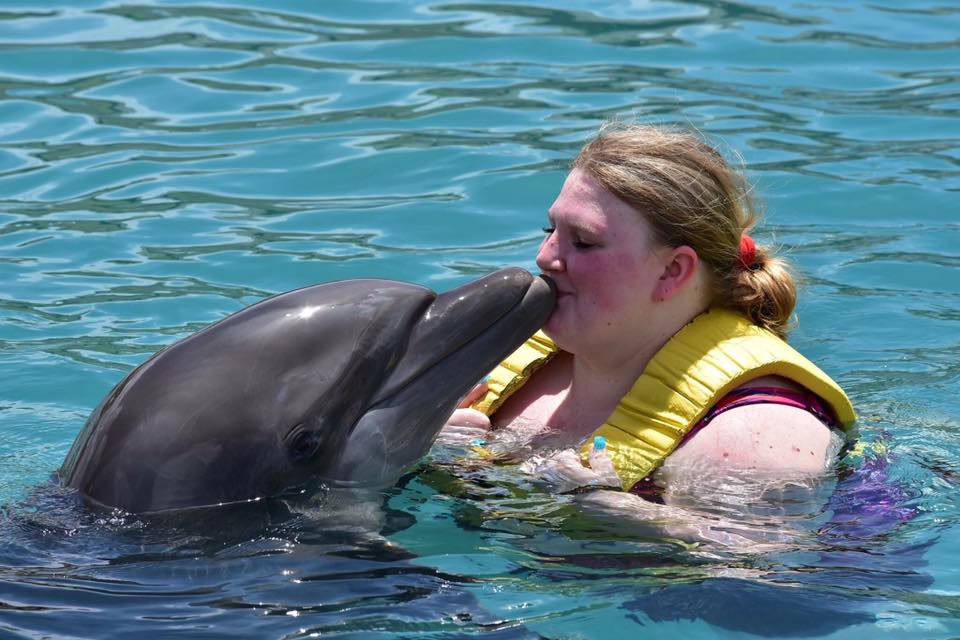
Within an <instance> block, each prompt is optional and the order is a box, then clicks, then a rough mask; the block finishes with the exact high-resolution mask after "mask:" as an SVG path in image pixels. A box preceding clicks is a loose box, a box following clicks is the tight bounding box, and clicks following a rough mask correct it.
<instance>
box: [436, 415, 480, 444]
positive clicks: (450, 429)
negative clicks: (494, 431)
mask: <svg viewBox="0 0 960 640" xmlns="http://www.w3.org/2000/svg"><path fill="white" fill-rule="evenodd" d="M489 430H490V418H488V417H487V416H486V415H485V414H483V413H481V412H480V411H477V410H476V409H457V410H456V411H454V412H453V414H452V415H451V416H450V418H449V419H448V420H447V424H445V425H444V427H443V429H441V430H440V433H439V434H438V435H437V440H438V441H440V442H444V443H447V444H469V443H470V442H471V441H472V440H476V439H478V438H479V439H484V438H485V437H486V435H487V431H489Z"/></svg>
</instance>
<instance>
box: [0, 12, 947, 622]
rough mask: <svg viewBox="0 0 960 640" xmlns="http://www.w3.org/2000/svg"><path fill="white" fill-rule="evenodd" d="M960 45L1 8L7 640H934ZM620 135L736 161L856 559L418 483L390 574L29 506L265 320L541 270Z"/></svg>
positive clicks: (443, 473)
mask: <svg viewBox="0 0 960 640" xmlns="http://www.w3.org/2000/svg"><path fill="white" fill-rule="evenodd" d="M958 34H960V9H958V8H957V6H956V5H955V4H952V3H949V2H941V1H938V0H930V1H922V2H919V1H918V2H912V1H911V2H902V1H898V2H893V1H888V0H876V1H875V2H871V3H859V2H842V1H832V2H802V3H801V2H797V3H777V2H768V3H762V2H723V1H720V0H716V1H709V0H708V1H688V2H658V1H656V0H651V1H647V0H634V1H632V2H624V1H621V0H618V1H610V2H582V1H581V2H541V3H539V4H529V3H524V2H513V3H507V2H504V3H490V2H473V3H446V4H443V3H435V4H429V3H418V2H413V1H411V2H397V1H389V2H388V1H385V2H354V1H349V2H336V3H334V2H324V3H321V2H315V3H307V2H295V1H292V0H286V1H274V2H266V1H265V0H250V1H246V2H244V1H241V0H222V1H220V2H217V3H215V4H214V3H209V4H199V3H191V2H144V3H126V4H125V3H122V2H107V1H100V0H76V1H74V2H70V1H62V2H58V3H50V2H46V1H39V0H38V1H34V2H23V1H17V0H13V1H10V2H5V3H3V5H2V6H0V92H2V95H0V380H2V381H3V384H2V385H0V505H6V506H5V507H4V508H3V511H2V514H3V515H2V517H0V536H2V537H0V637H14V638H21V637H22V638H39V637H71V638H72V637H85V638H86V637H91V638H93V637H96V638H99V637H110V638H120V637H133V636H139V635H141V634H144V633H149V634H151V637H153V636H156V637H164V638H167V637H182V638H202V637H222V636H228V637H242V638H246V637H250V638H281V637H283V638H296V637H310V636H312V635H316V636H320V637H344V638H345V637H350V638H368V637H369V638H414V637H416V638H420V637H425V638H437V637H474V636H478V637H490V638H514V637H518V638H526V637H531V638H532V637H538V635H539V636H541V637H549V638H610V637H616V635H615V634H632V636H633V637H647V636H649V637H679V635H680V634H684V637H691V638H716V637H756V636H794V637H796V636H800V637H834V638H877V637H890V638H950V637H957V636H958V635H960V573H958V570H957V569H956V567H958V566H960V522H958V521H960V503H958V498H957V495H958V491H957V485H958V483H960V439H958V436H960V419H958V416H960V402H958V400H957V393H956V389H957V388H958V383H960V364H958V363H960V341H958V340H960V338H958V336H960V277H958V276H960V223H958V213H960V209H958V204H957V203H958V192H960V120H958V115H960V66H958V65H957V62H956V61H957V60H960V40H958ZM614 117H621V118H628V119H638V120H641V121H650V122H660V123H679V124H687V125H693V126H696V127H698V128H700V129H702V130H703V131H705V132H706V133H708V134H710V135H712V136H714V138H715V139H717V140H719V141H720V142H721V143H722V144H723V145H725V146H726V148H728V149H729V150H730V151H731V153H733V152H736V153H739V154H741V156H742V158H743V162H744V163H745V165H746V168H747V171H748V173H749V176H750V178H751V180H752V181H753V182H754V183H755V185H756V190H757V193H758V195H759V196H760V197H761V198H762V200H763V201H764V203H765V206H766V211H767V214H766V222H765V225H764V227H763V228H762V230H761V231H760V232H758V233H757V234H756V236H757V238H758V239H759V240H760V241H765V242H771V241H772V242H775V243H777V244H779V245H780V246H781V247H782V249H783V251H784V252H785V253H786V254H788V255H789V256H790V257H792V258H793V259H794V260H795V262H796V263H797V265H798V266H799V268H800V270H801V272H802V273H803V275H804V277H805V286H804V289H803V291H802V294H801V295H802V298H801V303H800V307H799V316H800V325H799V328H798V329H797V331H796V332H795V334H794V337H793V342H794V344H795V345H797V346H798V347H799V348H800V349H801V350H802V351H804V352H805V353H807V354H808V355H809V356H811V357H813V359H814V360H816V361H817V362H818V363H819V364H820V365H821V366H822V367H823V368H824V369H825V370H827V371H828V372H829V373H831V374H832V375H833V376H834V377H835V378H837V379H838V380H839V381H840V382H841V383H842V384H843V385H844V386H845V387H846V388H847V389H848V391H849V392H850V394H851V396H852V399H853V400H854V403H855V404H856V406H857V408H858V410H859V413H860V414H861V416H862V424H861V430H862V437H863V440H864V441H865V442H868V443H872V444H874V445H878V444H882V445H884V446H885V447H886V448H887V453H885V454H883V455H882V456H880V457H879V458H878V459H875V460H873V461H872V463H871V462H870V461H867V462H864V461H860V460H858V459H850V460H847V461H846V462H845V466H844V467H843V469H842V474H841V475H845V474H850V477H851V478H854V479H855V478H856V477H857V476H858V474H860V475H861V476H862V475H868V473H872V471H873V469H874V467H872V466H869V465H870V464H876V465H877V466H878V469H879V470H878V473H881V475H882V482H881V485H882V486H883V487H886V489H885V490H884V491H881V493H882V494H883V495H881V496H879V497H878V496H877V495H876V492H871V491H870V490H862V491H861V490H860V488H859V485H857V484H856V483H855V482H853V481H851V480H849V479H848V480H847V481H846V483H845V481H844V480H843V479H841V482H840V483H839V484H838V491H837V494H836V496H835V500H834V502H833V503H831V506H830V508H829V509H828V510H826V511H824V512H823V513H822V514H820V516H821V520H822V521H820V523H821V524H823V523H824V522H828V521H829V522H834V523H835V522H836V515H835V514H836V513H844V512H846V513H853V514H859V515H858V519H856V520H854V521H852V524H851V522H850V521H848V522H847V524H846V526H834V527H833V528H832V529H831V528H830V527H826V528H822V529H821V530H824V529H825V530H827V531H828V533H825V534H821V535H818V536H815V540H813V541H812V542H811V541H810V540H809V539H807V540H806V542H805V543H804V544H803V545H796V546H793V547H789V548H786V549H783V548H781V549H779V550H776V551H771V552H768V553H741V554H738V553H719V554H713V555H710V554H703V553H699V552H698V551H697V550H690V549H688V548H687V547H685V546H683V545H680V544H677V543H675V542H671V541H669V540H651V539H643V538H638V537H637V536H635V535H632V534H631V532H630V531H629V530H625V528H621V529H612V530H611V529H609V528H603V527H599V526H595V525H594V524H591V523H590V521H589V520H587V521H584V522H581V520H580V516H579V514H578V512H577V510H576V508H575V506H574V505H572V504H570V503H568V502H565V501H564V499H562V498H556V497H553V496H550V495H548V494H544V493H542V492H538V491H537V490H535V489H534V488H531V487H529V486H528V485H526V484H525V483H524V481H522V479H519V478H518V477H516V472H515V471H513V470H511V469H509V468H504V469H499V470H497V471H496V472H495V473H494V477H493V479H492V481H491V478H489V477H484V478H480V479H477V478H474V477H472V476H470V475H469V474H462V475H459V476H458V474H457V473H455V470H454V471H452V470H451V467H450V465H449V464H444V463H443V460H442V459H441V460H440V461H439V462H434V463H426V464H424V465H422V466H421V467H419V468H418V469H416V470H415V471H414V472H413V473H411V474H410V475H408V476H406V477H405V478H404V479H403V481H402V482H401V484H400V485H399V486H398V487H397V488H396V489H394V490H393V491H391V492H390V494H389V496H388V497H389V510H390V515H389V517H388V523H389V524H388V526H387V528H386V529H385V530H384V533H385V534H386V537H387V538H388V539H389V540H390V541H391V542H393V543H395V546H392V547H391V546H388V545H385V544H383V541H382V540H365V539H364V540H361V539H358V538H357V537H354V536H333V535H330V534H329V532H326V531H324V529H323V527H321V526H318V525H317V524H316V523H315V522H314V521H312V520H311V519H310V518H296V517H295V518H292V519H288V520H284V521H281V522H279V524H278V523H276V522H273V523H267V524H259V523H256V522H252V523H251V522H247V523H245V524H243V525H242V526H236V525H234V526H230V527H227V526H225V525H224V524H223V523H219V524H218V528H210V527H199V526H198V527H196V528H192V527H190V526H187V525H185V524H184V523H175V524H169V523H163V524H157V523H145V522H141V521H139V520H137V519H136V518H131V517H129V516H124V515H123V514H102V513H93V512H88V511H84V510H82V509H76V508H71V507H69V506H68V505H71V504H73V503H71V502H70V500H69V496H63V495H61V494H60V493H59V492H58V491H56V490H55V488H53V487H52V486H51V485H50V484H49V482H48V479H49V477H50V475H51V474H52V473H53V472H54V471H55V470H56V469H57V468H58V466H59V465H60V463H61V461H62V460H63V457H64V455H65V453H66V451H67V450H68V448H69V446H70V444H71V442H72V441H73V438H74V436H75V435H76V434H77V432H78V431H79V429H80V428H81V426H82V425H83V422H84V420H85V419H86V416H87V414H88V413H89V412H90V410H91V409H92V408H93V407H94V406H95V405H96V404H97V403H98V402H99V400H100V398H101V397H102V396H103V395H104V394H105V393H106V392H107V391H108V390H109V389H110V388H111V387H112V385H113V384H115V383H116V382H117V381H118V380H119V379H120V378H121V377H122V376H123V375H124V373H125V372H127V371H129V370H130V369H131V368H132V367H133V366H134V365H135V364H137V363H139V362H141V361H142V360H144V359H145V358H146V357H147V356H149V355H150V354H151V353H153V352H154V351H156V350H157V349H159V348H161V347H162V346H164V345H166V344H168V343H169V342H171V341H172V340H174V339H176V338H178V337H181V336H184V335H186V334H189V333H191V332H193V331H195V330H196V329H198V328H199V327H201V326H203V325H204V324H206V323H209V322H211V321H214V320H217V319H219V318H221V317H223V316H224V315H226V314H228V313H230V312H232V311H235V310H237V309H239V308H241V307H242V306H244V305H246V304H249V303H251V302H253V301H255V300H257V299H259V298H261V297H263V296H266V295H269V294H272V293H276V292H280V291H284V290H288V289H293V288H296V287H299V286H303V285H306V284H311V283H315V282H320V281H324V280H331V279H338V278H352V277H361V276H385V277H391V278H397V279H402V280H409V281H415V282H420V283H423V284H426V285H428V286H430V287H433V288H436V289H447V288H450V287H453V286H455V285H458V284H460V283H462V282H465V281H466V280H469V279H471V278H473V277H476V276H478V275H480V274H483V273H486V272H488V271H491V270H493V269H495V268H498V267H501V266H505V265H520V266H525V267H527V268H531V269H532V268H534V265H533V255H534V252H535V249H536V247H537V245H538V242H539V240H540V235H541V234H540V231H539V229H540V227H541V226H542V223H543V220H544V212H545V210H546V208H547V207H548V206H549V203H550V202H551V201H552V198H553V197H554V195H555V194H556V192H557V191H558V190H559V187H560V184H561V182H562V179H563V176H564V167H565V165H566V163H567V161H568V160H569V159H570V157H571V156H572V155H573V154H574V153H575V151H576V149H577V148H578V146H579V144H580V142H581V141H582V140H583V139H584V138H585V137H586V136H588V135H589V134H590V133H591V132H593V131H594V130H595V129H596V128H597V126H598V125H599V124H600V123H601V122H602V121H603V120H605V119H608V118H614ZM441 457H442V456H441ZM884 464H885V465H886V467H885V468H883V465H884ZM497 474H499V475H497ZM884 501H885V502H886V503H895V504H894V507H892V508H888V509H886V510H880V512H879V513H877V510H876V509H873V507H872V505H875V504H876V503H877V502H884ZM888 506H889V505H888ZM831 514H834V515H831ZM895 514H901V515H900V516H896V515H895ZM831 518H833V520H831ZM815 520H816V518H815Z"/></svg>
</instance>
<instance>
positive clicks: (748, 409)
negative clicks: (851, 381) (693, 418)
mask: <svg viewBox="0 0 960 640" xmlns="http://www.w3.org/2000/svg"><path fill="white" fill-rule="evenodd" d="M756 394H760V396H761V397H758V398H755V399H756V400H758V401H755V402H745V403H743V404H739V405H735V406H731V407H730V408H727V409H725V410H724V411H721V412H719V413H717V414H716V415H715V416H714V417H712V418H711V419H710V421H709V423H708V424H707V425H706V426H704V427H703V428H702V429H700V430H699V431H697V432H696V433H694V434H692V435H691V436H690V437H689V438H687V439H686V440H685V441H684V443H683V444H682V445H681V446H680V447H678V448H677V450H676V451H674V452H673V453H672V454H671V455H670V459H671V463H672V464H681V463H683V462H684V461H686V460H693V459H696V460H697V461H703V460H708V461H713V462H716V463H717V464H721V465H726V466H730V467H736V468H749V469H757V470H766V471H781V470H782V471H796V472H803V473H817V472H821V471H823V470H824V469H825V468H826V467H827V465H828V464H829V463H830V461H831V458H832V455H833V451H834V450H835V449H836V447H835V442H834V441H835V436H834V434H833V432H832V430H831V429H830V427H829V426H828V425H827V424H826V423H825V422H824V421H823V420H822V419H821V418H819V417H818V416H817V415H816V414H815V413H813V412H811V410H810V409H809V408H806V404H805V403H804V402H802V401H801V399H803V398H805V397H806V396H808V395H809V392H808V391H807V390H806V389H804V388H803V387H802V386H800V385H798V384H797V383H795V382H793V381H791V380H788V379H786V378H782V377H779V376H764V377H761V378H756V379H754V380H751V381H750V382H747V383H745V384H743V385H741V386H740V387H738V388H737V389H735V390H734V391H733V392H732V393H731V394H730V397H737V396H739V397H747V398H749V396H751V395H756ZM778 395H779V396H780V398H779V399H778V398H777V396H778ZM763 396H766V398H767V401H764V398H763ZM783 399H790V401H783Z"/></svg>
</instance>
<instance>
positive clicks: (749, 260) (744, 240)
mask: <svg viewBox="0 0 960 640" xmlns="http://www.w3.org/2000/svg"><path fill="white" fill-rule="evenodd" d="M756 261H757V243H755V242H754V241H753V238H751V237H750V236H749V235H747V234H746V233H744V234H743V235H742V236H740V266H742V267H743V268H744V269H750V268H751V267H753V263H754V262H756Z"/></svg>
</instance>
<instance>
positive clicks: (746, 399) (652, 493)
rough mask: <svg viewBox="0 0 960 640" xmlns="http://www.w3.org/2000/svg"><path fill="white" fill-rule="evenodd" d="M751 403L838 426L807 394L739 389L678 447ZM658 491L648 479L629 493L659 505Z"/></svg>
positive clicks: (819, 401)
mask: <svg viewBox="0 0 960 640" xmlns="http://www.w3.org/2000/svg"><path fill="white" fill-rule="evenodd" d="M751 404H782V405H786V406H788V407H796V408H797V409H803V410H804V411H809V412H810V413H811V414H813V415H814V416H816V418H817V419H818V420H820V421H821V422H822V423H824V424H825V425H827V426H828V427H830V428H834V429H835V428H839V426H840V423H839V421H838V420H837V419H836V417H835V416H834V415H833V411H831V410H830V407H829V406H828V405H827V404H826V403H825V402H824V401H823V400H822V399H820V396H818V395H816V394H814V393H811V392H809V391H796V390H794V389H787V388H785V387H740V388H739V389H734V390H733V391H731V392H730V393H728V394H727V395H725V396H723V397H722V398H721V399H720V401H719V402H717V404H715V405H713V406H712V407H711V408H710V410H709V411H707V413H706V415H704V416H703V417H702V418H700V420H699V421H698V422H697V424H695V425H693V428H692V429H690V431H688V432H687V434H686V435H684V436H683V440H681V441H680V444H683V443H684V442H685V441H686V440H687V439H688V438H690V437H691V436H692V435H693V434H695V433H696V432H697V431H699V430H700V429H703V428H704V427H705V426H707V425H708V424H709V423H710V421H711V420H713V419H714V418H716V417H717V416H718V415H720V414H721V413H723V412H724V411H729V410H730V409H735V408H736V407H745V406H747V405H751ZM678 446H679V445H678ZM660 491H661V489H660V488H659V487H657V486H656V485H655V484H654V483H653V481H652V480H651V479H650V476H647V477H646V478H644V479H643V480H641V481H640V482H638V483H636V484H635V485H633V487H631V489H630V493H635V494H637V495H639V496H641V497H643V498H646V499H648V500H651V501H652V502H662V500H660V499H659V494H660Z"/></svg>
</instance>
